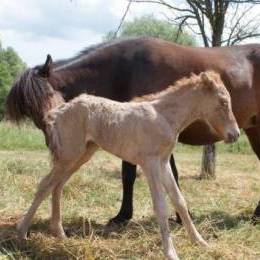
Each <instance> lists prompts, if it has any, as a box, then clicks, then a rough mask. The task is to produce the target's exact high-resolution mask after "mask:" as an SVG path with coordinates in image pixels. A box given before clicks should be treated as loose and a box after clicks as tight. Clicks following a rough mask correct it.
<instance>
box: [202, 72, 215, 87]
mask: <svg viewBox="0 0 260 260" xmlns="http://www.w3.org/2000/svg"><path fill="white" fill-rule="evenodd" d="M200 78H201V79H202V81H203V83H204V84H206V85H207V87H208V88H209V89H213V88H214V87H215V81H214V79H212V78H211V77H210V75H209V74H208V73H207V72H202V73H200Z"/></svg>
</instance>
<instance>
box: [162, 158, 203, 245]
mask: <svg viewBox="0 0 260 260" xmlns="http://www.w3.org/2000/svg"><path fill="white" fill-rule="evenodd" d="M160 178H161V181H162V183H163V186H164V188H165V190H166V192H167V193H168V194H169V196H170V199H171V201H172V204H173V206H174V208H175V209H176V210H177V212H178V213H179V214H180V216H181V219H182V221H183V223H184V226H185V228H186V230H187V231H188V233H189V235H190V238H191V240H192V242H195V243H198V244H200V245H203V246H207V245H208V244H207V242H206V241H205V240H204V239H203V238H202V236H201V235H200V233H199V232H198V231H197V229H196V227H195V226H194V224H193V222H192V220H191V217H190V215H189V212H188V208H187V205H186V201H185V199H184V197H183V196H182V194H181V192H180V190H179V188H178V185H177V183H176V181H175V179H174V178H173V176H172V172H171V167H170V164H169V162H168V160H167V161H165V162H164V163H163V164H162V170H161V172H160Z"/></svg>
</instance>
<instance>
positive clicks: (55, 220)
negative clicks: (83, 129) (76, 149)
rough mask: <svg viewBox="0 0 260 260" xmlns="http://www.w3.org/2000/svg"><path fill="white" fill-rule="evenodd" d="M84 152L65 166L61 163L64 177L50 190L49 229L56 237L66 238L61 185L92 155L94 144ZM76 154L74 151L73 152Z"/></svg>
mask: <svg viewBox="0 0 260 260" xmlns="http://www.w3.org/2000/svg"><path fill="white" fill-rule="evenodd" d="M86 150H87V151H86V153H85V154H84V155H83V156H81V158H80V159H78V160H72V162H71V163H68V165H67V166H65V164H64V163H63V167H64V169H66V172H64V178H63V179H62V181H61V182H59V183H58V184H57V185H56V187H55V188H54V189H53V192H52V216H51V225H50V226H51V231H52V234H53V235H54V236H56V237H58V238H61V239H63V238H66V234H65V232H64V230H63V227H62V217H61V206H60V201H61V195H62V191H63V187H64V185H65V183H66V182H67V181H68V179H69V178H70V176H71V175H72V174H73V173H74V172H75V171H77V170H78V169H79V168H80V166H81V165H82V164H84V163H86V162H87V161H89V160H90V159H91V157H92V155H93V154H94V153H95V151H96V150H97V146H96V145H94V144H89V145H87V148H86ZM75 154H76V153H75Z"/></svg>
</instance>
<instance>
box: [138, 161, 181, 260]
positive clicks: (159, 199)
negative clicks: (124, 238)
mask: <svg viewBox="0 0 260 260" xmlns="http://www.w3.org/2000/svg"><path fill="white" fill-rule="evenodd" d="M142 168H143V171H144V173H145V175H146V177H147V180H148V184H149V188H150V192H151V196H152V201H153V207H154V212H155V215H156V218H157V221H158V223H159V225H160V231H161V236H162V244H163V248H164V253H165V256H166V257H167V259H169V260H177V259H179V258H178V255H177V253H176V251H175V248H174V246H173V244H172V240H171V236H170V229H169V223H168V215H167V206H166V202H165V197H164V191H163V187H162V184H161V182H160V179H159V171H160V170H161V168H160V163H159V161H158V160H157V159H151V160H149V161H148V162H146V163H145V166H142Z"/></svg>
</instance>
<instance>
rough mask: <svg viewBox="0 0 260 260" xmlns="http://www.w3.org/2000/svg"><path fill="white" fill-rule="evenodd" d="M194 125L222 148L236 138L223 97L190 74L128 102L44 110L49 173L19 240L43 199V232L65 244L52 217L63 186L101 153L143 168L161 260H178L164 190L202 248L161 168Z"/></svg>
mask: <svg viewBox="0 0 260 260" xmlns="http://www.w3.org/2000/svg"><path fill="white" fill-rule="evenodd" d="M199 119H201V120H205V121H207V122H208V123H209V124H210V125H211V126H212V129H214V130H215V131H216V132H217V133H218V134H219V136H220V137H221V138H222V139H225V140H226V141H234V140H236V139H237V137H238V136H239V129H238V126H237V123H236V120H235V118H234V115H233V113H232V110H231V101H230V96H229V93H228V92H227V90H226V88H225V87H224V85H223V83H222V81H221V79H220V77H219V75H218V74H216V73H213V72H205V73H201V74H200V75H199V76H196V75H193V76H192V77H190V78H188V79H183V80H181V81H178V82H177V83H176V84H175V85H174V86H170V87H169V88H167V89H166V90H165V91H163V92H161V93H157V94H155V95H150V96H146V97H144V98H143V99H142V100H136V101H134V102H130V103H120V102H115V101H111V100H108V99H105V98H101V97H95V96H91V95H85V94H84V95H81V96H79V97H77V98H75V99H74V100H72V101H71V102H69V103H64V104H63V105H61V106H59V107H57V108H55V109H53V110H51V111H49V112H48V113H47V115H46V117H45V121H46V125H47V128H46V133H45V135H46V139H47V143H48V145H49V148H50V150H51V152H52V155H53V168H52V170H51V172H50V174H49V175H47V176H46V177H45V178H44V179H43V180H42V181H41V183H40V185H39V188H38V191H37V193H36V195H35V198H34V200H33V202H32V205H31V207H30V208H29V210H28V212H27V214H26V215H25V216H24V217H23V219H22V220H21V221H20V223H19V224H18V234H19V237H20V238H23V239H25V238H26V236H27V230H28V227H29V225H30V223H31V220H32V217H33V215H34V214H35V212H36V210H37V208H38V207H39V205H40V203H41V202H42V201H43V200H44V199H45V198H46V197H47V195H49V194H50V193H51V192H52V218H51V230H52V232H53V233H54V235H55V236H57V237H59V238H64V237H65V233H64V231H63V228H62V220H61V213H60V198H61V194H62V189H63V186H64V184H65V183H66V181H67V180H68V179H69V178H70V176H71V175H72V174H73V173H74V172H75V171H76V170H77V169H78V168H79V167H80V166H81V165H82V164H83V163H85V162H87V161H88V160H89V159H90V158H91V157H92V155H93V154H94V152H95V151H96V150H97V148H98V147H101V148H103V149H104V150H106V151H108V152H110V153H112V154H114V155H117V156H118V157H120V158H121V159H123V160H125V161H128V162H131V163H133V164H136V165H137V164H138V165H140V166H141V168H142V169H143V171H144V173H145V176H146V177H147V181H148V184H149V187H150V191H151V196H152V201H153V205H154V212H155V215H156V217H157V219H158V222H159V225H160V230H161V236H162V244H163V247H164V253H165V256H166V257H167V259H178V256H177V253H176V251H175V248H174V246H173V244H172V240H171V238H170V230H169V225H168V218H167V208H166V203H165V198H164V190H165V191H166V193H168V194H169V196H170V199H171V202H172V204H173V206H174V207H175V209H176V211H177V212H178V213H179V214H180V216H181V218H182V221H183V223H184V225H185V228H186V229H187V231H188V233H189V235H190V237H191V240H192V241H193V242H195V243H197V244H200V245H202V246H207V242H206V241H205V240H204V239H203V238H202V237H201V235H200V234H199V233H198V231H197V230H196V228H195V226H194V224H193V223H192V220H191V218H190V216H189V214H188V210H187V206H186V202H185V199H184V197H183V196H182V194H181V192H180V190H179V189H178V187H177V185H176V182H175V180H174V177H173V175H172V172H171V167H170V165H169V157H170V154H171V152H172V150H173V148H174V147H175V144H176V142H177V139H178V134H179V133H180V132H181V131H182V130H183V129H184V128H186V127H187V126H188V125H190V124H191V123H192V122H194V121H196V120H199ZM214 130H213V131H214ZM202 134H203V133H202Z"/></svg>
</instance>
